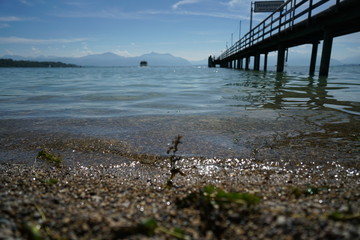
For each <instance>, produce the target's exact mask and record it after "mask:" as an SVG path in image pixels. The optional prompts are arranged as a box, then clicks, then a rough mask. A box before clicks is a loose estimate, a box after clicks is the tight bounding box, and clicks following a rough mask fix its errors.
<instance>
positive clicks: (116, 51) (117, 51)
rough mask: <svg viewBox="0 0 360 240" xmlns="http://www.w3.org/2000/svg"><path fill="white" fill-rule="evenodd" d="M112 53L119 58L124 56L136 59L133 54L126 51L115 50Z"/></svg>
mask: <svg viewBox="0 0 360 240" xmlns="http://www.w3.org/2000/svg"><path fill="white" fill-rule="evenodd" d="M112 52H113V53H115V54H117V55H119V56H123V57H134V56H133V55H132V54H130V53H129V52H128V51H126V50H114V51H112Z"/></svg>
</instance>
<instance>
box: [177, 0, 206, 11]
mask: <svg viewBox="0 0 360 240" xmlns="http://www.w3.org/2000/svg"><path fill="white" fill-rule="evenodd" d="M200 1H201V0H181V1H179V2H177V3H175V4H174V5H173V6H172V8H173V9H177V8H178V7H179V6H181V5H186V4H193V3H197V2H200Z"/></svg>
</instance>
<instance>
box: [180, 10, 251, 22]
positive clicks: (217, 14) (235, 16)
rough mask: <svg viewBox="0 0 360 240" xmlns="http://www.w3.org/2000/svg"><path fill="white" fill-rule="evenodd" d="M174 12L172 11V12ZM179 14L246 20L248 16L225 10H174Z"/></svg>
mask: <svg viewBox="0 0 360 240" xmlns="http://www.w3.org/2000/svg"><path fill="white" fill-rule="evenodd" d="M173 14H174V13H173ZM176 14H179V15H191V16H205V17H216V18H228V19H244V20H248V19H249V18H248V17H244V16H241V15H239V14H231V13H226V12H193V11H180V12H176Z"/></svg>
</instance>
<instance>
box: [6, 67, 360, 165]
mask: <svg viewBox="0 0 360 240" xmlns="http://www.w3.org/2000/svg"><path fill="white" fill-rule="evenodd" d="M307 71H308V69H307V68H305V67H304V68H303V67H293V68H287V70H286V73H282V74H278V73H275V72H271V71H270V72H254V71H238V70H232V69H222V68H207V67H195V66H194V67H145V68H139V67H127V68H123V67H117V68H28V69H26V68H12V69H10V68H9V69H6V68H2V69H0V84H1V88H0V123H1V126H0V130H1V131H0V134H1V135H2V143H1V144H2V154H0V157H1V158H2V159H3V161H10V160H11V161H15V159H21V158H27V157H28V156H29V151H30V152H31V154H33V151H35V150H37V149H38V148H40V147H44V146H45V147H50V148H53V149H55V150H56V149H58V150H59V151H61V152H62V153H64V154H66V151H69V154H70V153H71V152H76V151H77V152H79V151H81V148H80V149H75V147H73V149H70V148H69V149H67V148H65V147H63V146H64V144H65V143H64V142H62V144H63V145H62V147H60V146H59V144H60V143H59V142H60V140H61V139H62V140H61V141H65V140H63V139H67V140H68V141H67V142H71V141H75V140H74V139H75V138H76V139H77V140H76V141H81V139H82V140H83V139H88V140H89V141H88V142H91V141H95V140H99V141H115V142H117V143H119V142H121V144H122V145H121V146H122V147H123V148H126V149H127V150H126V151H127V152H131V151H133V152H136V153H137V154H138V153H141V154H143V153H145V154H148V155H161V154H163V153H164V152H165V151H164V148H166V146H167V145H166V144H167V143H169V142H171V139H172V138H173V137H174V136H176V135H177V134H181V135H183V136H184V144H183V146H182V150H183V151H182V153H181V154H182V155H184V156H189V157H190V156H206V157H211V156H212V157H214V156H221V157H231V158H234V157H239V158H243V157H247V158H250V157H251V156H252V155H253V154H254V152H256V153H257V154H258V156H257V157H258V159H260V158H261V157H262V158H263V159H264V158H267V159H291V158H294V159H298V158H299V156H300V155H301V156H302V157H303V158H309V154H312V155H311V156H315V157H311V158H314V159H317V158H318V160H319V161H325V160H324V159H327V157H328V156H335V155H336V154H337V153H339V151H340V153H339V154H338V155H336V157H335V158H341V159H345V160H356V161H358V157H356V155H358V154H357V153H359V139H360V135H359V119H360V66H337V67H332V68H331V69H330V73H329V77H328V78H318V77H316V76H315V77H313V78H310V77H308V75H307ZM90 140H91V141H90ZM281 141H283V142H281ZM20 142H21V143H20ZM55 142H56V143H55ZM65 142H66V141H65ZM103 143H104V142H103ZM74 144H75V143H74ZM78 144H79V143H78ZM104 144H105V143H104ZM109 144H110V143H109ZM111 144H113V143H111ZM114 144H115V143H114ZM289 144H290V145H291V146H295V148H289V147H288V146H289ZM317 144H319V146H320V147H321V148H323V152H324V154H323V153H318V154H317V153H314V151H315V152H316V149H319V146H317ZM75 145H76V144H75ZM95 145H96V144H95ZM100 145H101V144H100ZM125 145H126V147H125ZM300 145H301V146H302V147H299V148H297V147H296V146H300ZM334 146H336V147H337V149H335V150H334ZM87 147H88V146H87ZM275 148H276V149H277V151H274V150H273V149H275ZM14 149H17V150H16V152H17V153H16V154H15V150H14ZM20 149H23V152H24V155H21V151H20ZM84 149H88V148H86V147H85V146H83V149H82V151H83V152H85V150H84ZM304 149H306V150H304ZM32 150H33V151H32ZM75 150H76V151H75ZM86 151H87V150H86ZM99 151H100V150H99ZM99 151H97V150H94V152H97V154H99ZM101 151H102V150H101ZM101 151H100V152H101ZM309 151H310V152H311V153H310V152H309ZM334 151H335V153H334ZM349 151H350V152H349ZM351 151H352V152H351ZM298 152H299V153H301V154H300V155H298ZM334 154H335V155H334ZM120 155H121V154H120ZM125 155H126V154H125ZM130 155H131V154H130ZM130 155H126V157H129V156H130ZM121 156H124V154H123V155H121ZM77 157H79V156H77ZM73 158H75V157H73ZM108 159H110V160H109V161H110V162H111V161H113V160H111V159H114V158H113V157H109V158H108ZM94 161H95V160H94Z"/></svg>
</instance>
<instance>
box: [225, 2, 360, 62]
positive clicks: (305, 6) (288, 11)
mask: <svg viewBox="0 0 360 240" xmlns="http://www.w3.org/2000/svg"><path fill="white" fill-rule="evenodd" d="M342 1H344V0H288V1H285V2H284V4H282V5H281V6H280V7H279V8H278V9H277V10H276V11H274V12H273V13H271V14H270V15H269V16H268V17H267V18H265V19H264V20H263V21H262V22H261V23H259V24H258V25H257V26H255V27H254V28H252V29H250V31H249V32H248V33H246V34H245V35H244V36H243V37H242V38H241V39H240V40H239V41H237V42H236V43H235V44H234V45H232V46H231V47H230V48H228V49H227V50H226V51H225V52H223V53H222V54H221V55H220V57H219V60H222V59H226V58H227V57H230V56H232V55H234V54H236V53H238V52H240V51H242V50H244V49H246V48H249V47H251V46H253V45H255V44H256V43H258V42H261V41H263V40H265V39H267V38H270V37H272V36H274V35H276V34H278V33H280V32H282V31H285V30H287V29H291V28H292V27H293V26H294V25H295V24H297V23H300V22H303V21H308V22H309V23H310V22H311V18H312V16H314V15H315V14H318V13H321V12H323V11H326V10H327V9H329V7H332V6H336V5H339V3H340V2H342ZM359 1H360V0H359Z"/></svg>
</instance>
